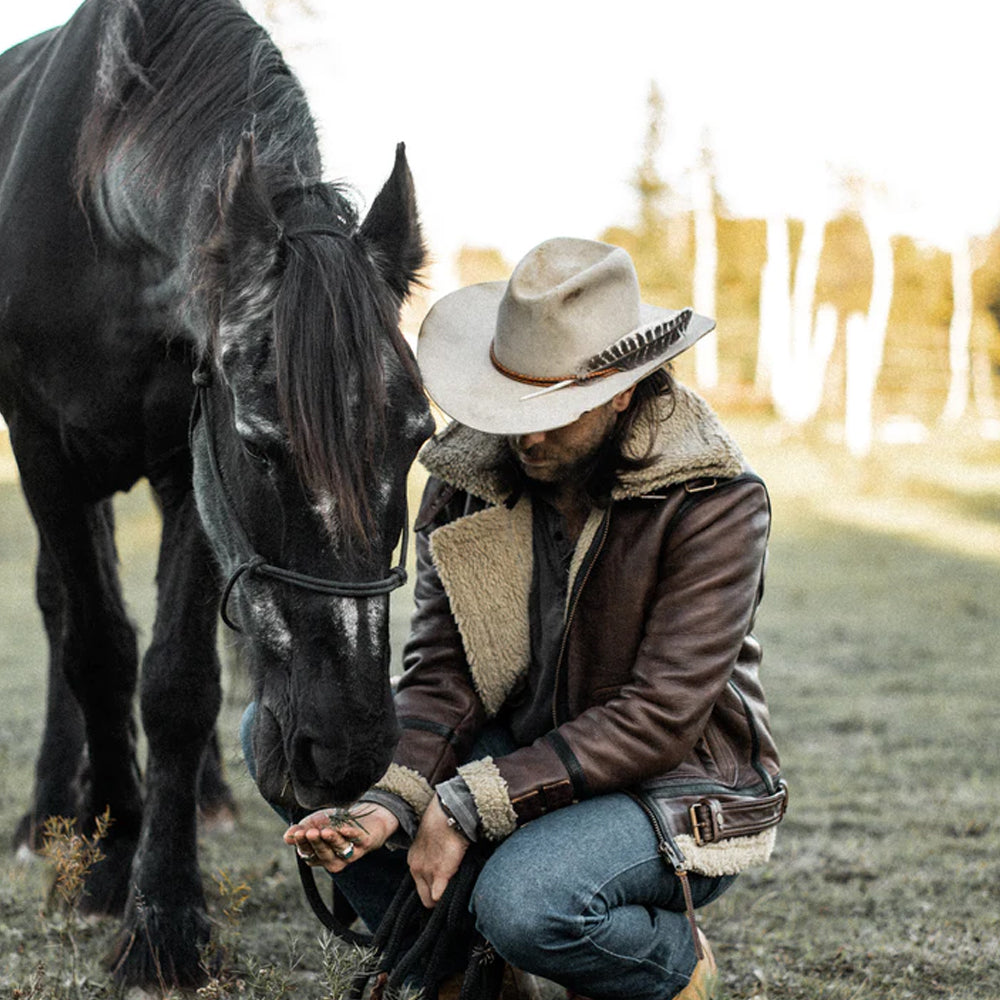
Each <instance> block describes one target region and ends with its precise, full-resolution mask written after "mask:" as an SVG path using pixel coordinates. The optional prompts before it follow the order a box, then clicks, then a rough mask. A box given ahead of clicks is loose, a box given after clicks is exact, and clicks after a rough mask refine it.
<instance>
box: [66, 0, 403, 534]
mask: <svg viewBox="0 0 1000 1000" xmlns="http://www.w3.org/2000/svg"><path fill="white" fill-rule="evenodd" d="M248 135H250V136H252V139H253V143H252V159H253V170H252V173H253V181H254V183H253V184H252V185H251V189H252V190H251V198H250V200H251V202H252V204H250V205H249V206H247V205H243V206H242V208H243V211H242V212H241V211H235V212H234V211H232V208H233V206H228V209H229V211H228V212H227V215H226V220H225V225H222V218H221V216H220V214H219V212H218V209H219V208H220V207H222V206H221V202H222V200H223V199H222V197H221V193H222V191H223V190H224V188H225V186H226V173H227V170H229V171H231V169H232V168H231V166H230V165H231V163H233V162H234V161H237V160H238V159H239V155H240V149H241V144H242V143H243V140H244V139H245V137H246V136H248ZM112 156H113V157H118V156H123V157H126V159H127V165H128V167H129V176H130V177H131V178H135V177H140V178H141V183H142V184H143V186H144V187H145V189H146V190H149V191H154V192H162V191H163V190H176V189H177V186H178V185H182V187H181V189H180V191H181V195H182V196H183V197H185V198H187V199H188V200H190V199H195V198H198V197H200V196H203V195H204V192H199V191H196V190H192V189H191V187H190V185H191V184H197V183H198V182H200V183H202V184H203V185H205V186H207V187H208V189H209V190H210V192H211V193H212V197H211V198H209V199H206V204H207V205H208V206H210V210H209V211H207V212H206V213H205V216H206V217H205V218H204V220H203V225H204V230H203V232H202V233H201V235H200V237H199V239H200V240H201V241H203V242H202V247H201V252H200V253H199V254H198V255H197V258H198V263H197V264H196V266H195V267H194V268H193V269H192V274H191V282H192V290H193V291H195V292H196V293H198V294H199V296H200V297H201V298H202V299H203V300H204V301H205V302H206V303H207V310H206V312H207V317H206V318H207V319H208V321H209V328H210V330H212V331H215V332H217V330H218V323H219V321H220V320H221V319H222V312H223V311H225V310H226V306H225V305H224V304H220V292H221V290H222V289H226V288H227V284H229V285H230V286H231V283H232V276H231V274H230V273H229V270H230V269H231V268H232V267H234V266H235V263H236V262H235V261H234V260H233V254H232V252H231V246H230V243H231V240H232V238H233V233H234V231H236V232H239V230H240V229H241V227H242V228H243V229H245V230H246V229H249V228H250V227H252V226H255V225H256V226H257V232H256V233H255V235H256V237H257V238H258V239H259V238H268V239H270V240H271V241H272V242H273V246H274V247H275V249H274V251H273V253H272V255H271V259H270V260H269V266H268V268H267V273H263V274H258V275H256V277H255V279H254V280H255V282H256V283H255V284H254V286H253V287H250V286H247V287H245V288H243V289H237V290H234V289H232V288H231V287H230V289H229V291H230V293H232V294H234V295H236V296H239V295H240V294H242V295H244V296H246V297H247V298H248V299H255V298H258V296H257V295H256V294H255V293H257V292H259V291H260V285H259V283H261V282H267V283H270V284H271V285H272V286H273V292H274V298H273V303H274V344H273V347H274V353H275V358H276V362H277V371H278V383H277V384H278V405H279V410H280V412H281V415H282V417H283V420H284V422H285V426H286V428H287V429H288V433H289V438H290V441H289V443H290V446H291V450H292V453H293V455H294V458H295V462H296V465H297V467H298V470H299V474H300V476H301V478H302V480H303V482H304V483H305V484H306V486H307V487H309V488H310V489H311V490H312V492H313V493H314V494H316V495H318V496H322V495H324V494H326V493H329V494H332V496H333V497H334V498H335V499H336V501H337V503H338V505H339V507H340V514H341V520H342V522H344V525H345V528H346V529H347V532H348V536H350V535H352V534H353V535H354V536H356V537H363V536H364V535H365V533H366V532H367V531H368V530H369V529H371V528H372V521H371V513H370V510H369V508H368V503H367V499H366V490H365V483H366V482H367V481H368V480H369V479H370V475H371V469H372V467H373V465H374V464H375V462H376V461H377V455H378V451H379V449H380V448H381V447H382V446H383V444H384V415H385V407H386V389H385V384H384V374H383V356H382V348H383V345H384V344H385V337H386V335H387V333H388V336H389V337H390V338H391V340H390V346H391V348H392V349H393V350H394V351H395V352H396V353H397V354H398V356H399V357H400V358H401V359H402V361H403V366H404V369H405V370H406V371H407V373H408V374H409V376H410V377H411V378H412V379H413V380H414V381H415V382H417V383H418V382H419V376H418V374H417V372H416V369H415V366H414V365H413V362H412V357H411V355H410V354H409V351H408V349H407V348H406V346H405V344H404V342H403V340H402V337H401V336H400V335H399V331H398V307H399V302H398V301H397V300H396V299H395V298H394V297H393V296H392V295H391V294H390V293H389V291H388V289H387V288H386V287H385V285H384V282H381V281H377V280H376V277H375V269H374V267H373V265H372V263H371V260H370V259H369V258H368V256H367V255H366V254H365V253H364V252H363V250H362V249H361V248H359V247H358V246H356V245H355V244H354V241H353V240H352V239H351V237H352V236H353V235H354V234H355V233H356V232H357V229H358V213H357V209H356V207H355V206H354V204H353V202H352V201H351V200H350V198H348V196H347V194H346V191H345V190H344V189H342V188H340V187H339V186H337V185H333V184H324V183H322V182H321V180H320V176H321V171H322V167H321V162H320V156H319V151H318V144H317V140H316V132H315V126H314V123H313V120H312V116H311V114H310V111H309V108H308V104H307V102H306V98H305V95H304V93H303V91H302V89H301V87H300V85H299V83H298V81H297V80H296V78H295V77H294V75H293V74H292V73H291V71H290V70H289V69H288V67H287V65H286V64H285V61H284V59H283V58H282V56H281V54H280V52H279V51H278V49H277V48H276V47H275V46H274V44H273V43H272V42H271V40H270V38H269V37H268V35H267V33H266V32H265V31H264V29H263V28H262V27H261V26H260V25H258V24H257V23H256V22H255V21H254V20H253V19H252V18H251V17H250V16H249V15H248V14H247V13H246V12H245V11H244V9H243V8H242V6H240V4H239V3H237V2H236V0H169V2H155V0H154V2H151V0H108V5H107V9H106V11H105V17H104V22H103V26H102V36H101V39H100V69H99V75H98V84H97V88H96V92H95V95H94V98H93V102H92V105H91V108H90V111H89V113H88V115H87V116H86V118H85V120H84V122H83V125H82V130H81V134H80V139H79V143H78V147H77V165H76V178H77V185H78V189H79V191H80V194H81V196H82V197H86V195H87V193H88V192H92V191H95V190H99V188H100V184H101V178H102V176H103V174H104V172H105V170H106V169H107V168H108V165H109V157H112ZM137 168H138V169H137ZM206 171H207V172H206ZM130 183H131V181H130ZM183 185H187V188H184V187H183ZM241 215H242V216H243V217H242V218H241ZM261 220H264V224H265V227H266V229H267V230H268V231H267V232H260V229H259V227H260V222H261ZM317 226H318V227H319V228H320V229H321V230H325V231H323V232H319V233H317V232H316V231H315V228H316V227H317ZM296 230H298V232H299V235H296V234H295V233H296ZM332 231H336V232H337V233H339V235H332ZM345 540H346V538H345Z"/></svg>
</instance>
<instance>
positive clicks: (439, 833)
mask: <svg viewBox="0 0 1000 1000" xmlns="http://www.w3.org/2000/svg"><path fill="white" fill-rule="evenodd" d="M468 849H469V842H468V840H466V839H465V837H464V836H463V835H462V834H461V833H460V832H459V831H458V830H456V829H454V828H453V827H450V826H448V819H447V817H446V816H445V814H444V812H443V810H442V809H441V805H440V803H439V802H438V799H437V796H436V795H435V796H434V798H432V799H431V802H430V805H429V806H428V807H427V810H426V812H425V813H424V816H423V819H422V820H421V821H420V829H419V830H417V836H416V837H415V838H414V841H413V845H412V846H411V847H410V853H409V854H408V855H407V861H408V863H409V865H410V873H411V874H412V875H413V881H414V882H415V883H416V884H417V892H418V893H419V895H420V902H422V903H423V904H424V906H426V907H427V908H428V909H432V908H433V907H434V905H435V904H436V903H437V902H438V900H439V899H440V898H441V897H442V896H443V895H444V891H445V889H446V888H447V887H448V882H449V881H450V880H451V877H452V876H453V875H454V874H455V872H457V871H458V866H459V865H460V864H461V863H462V858H464V857H465V852H466V851H467V850H468Z"/></svg>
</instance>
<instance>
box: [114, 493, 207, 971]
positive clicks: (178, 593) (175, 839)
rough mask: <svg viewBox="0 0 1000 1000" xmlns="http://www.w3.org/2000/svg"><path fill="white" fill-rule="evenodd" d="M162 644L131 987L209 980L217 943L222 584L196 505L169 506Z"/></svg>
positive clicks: (128, 949)
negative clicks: (203, 776)
mask: <svg viewBox="0 0 1000 1000" xmlns="http://www.w3.org/2000/svg"><path fill="white" fill-rule="evenodd" d="M157 579H158V582H159V595H158V604H157V613H156V622H155V625H154V631H153V639H152V643H151V644H150V647H149V649H148V651H147V653H146V657H145V660H144V662H143V670H142V681H141V694H140V704H141V711H142V722H143V727H144V729H145V732H146V737H147V740H148V746H149V754H148V760H147V767H146V809H145V815H144V817H143V827H142V835H141V837H140V842H139V849H138V851H137V853H136V857H135V863H134V865H133V886H132V894H131V897H130V899H129V903H128V906H127V908H126V913H125V923H124V926H123V930H122V938H121V942H120V947H119V949H118V953H117V956H116V958H115V960H114V963H113V968H114V971H115V974H116V977H117V978H118V979H119V981H121V982H123V983H125V984H129V985H131V984H138V985H147V984H149V983H155V982H158V981H165V982H167V983H170V984H175V985H180V986H191V985H196V984H198V983H199V982H201V981H202V980H203V979H204V969H203V967H202V951H203V949H204V946H205V945H206V944H207V942H208V937H209V927H208V920H207V916H206V912H205V900H204V895H203V893H202V886H201V878H200V874H199V870H198V864H197V844H196V825H197V795H196V792H197V779H198V772H199V768H200V766H201V762H202V759H203V756H204V753H205V749H206V747H207V746H208V745H209V741H210V738H211V735H212V731H213V726H214V724H215V718H216V715H217V713H218V710H219V704H220V701H221V694H220V683H219V674H220V669H219V662H218V658H217V655H216V649H215V619H216V614H217V610H218V583H217V580H216V576H215V571H214V568H213V564H212V562H211V557H210V554H209V551H208V545H207V543H206V541H205V539H204V536H203V534H202V531H201V525H200V522H199V520H198V517H197V512H196V510H195V506H194V500H193V497H191V496H190V495H189V494H188V495H186V496H185V497H184V498H182V499H181V500H178V501H177V502H176V503H175V504H172V503H170V502H169V501H165V502H164V505H163V539H162V542H161V547H160V564H159V569H158V572H157Z"/></svg>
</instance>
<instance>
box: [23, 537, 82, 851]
mask: <svg viewBox="0 0 1000 1000" xmlns="http://www.w3.org/2000/svg"><path fill="white" fill-rule="evenodd" d="M35 596H36V599H37V601H38V607H39V609H40V610H41V612H42V620H43V622H44V625H45V632H46V635H47V637H48V644H49V674H48V687H47V688H46V692H45V729H44V731H43V733H42V744H41V747H40V749H39V751H38V758H37V760H36V762H35V788H34V792H33V794H32V798H31V807H30V809H29V810H28V812H27V813H25V815H24V816H23V817H22V818H21V821H20V823H19V824H18V827H17V830H16V831H15V833H14V838H13V840H14V847H15V849H17V850H20V849H23V848H27V849H29V850H32V851H37V850H39V849H40V848H41V846H42V839H43V831H44V826H45V822H46V820H48V819H49V818H50V817H53V816H76V815H77V811H78V808H79V804H80V802H79V795H80V789H79V785H78V781H79V777H80V768H81V766H82V760H83V748H84V742H85V735H84V728H83V713H82V712H81V711H80V705H79V703H78V702H77V700H76V697H75V696H74V695H73V692H72V691H71V690H70V688H69V685H68V684H67V683H66V677H65V675H64V673H63V655H62V633H63V618H64V608H65V603H66V595H65V592H64V589H63V585H62V582H61V581H60V579H59V573H58V571H57V569H56V567H55V565H54V562H53V559H52V556H51V555H50V553H49V551H48V549H47V547H46V546H45V545H44V544H42V545H40V547H39V552H38V563H37V566H36V570H35Z"/></svg>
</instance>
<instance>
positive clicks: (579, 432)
mask: <svg viewBox="0 0 1000 1000" xmlns="http://www.w3.org/2000/svg"><path fill="white" fill-rule="evenodd" d="M631 399H632V390H631V389H626V390H625V392H620V393H618V395H617V396H615V397H614V398H613V399H611V400H610V401H609V402H607V403H605V404H604V405H603V406H598V407H597V408H596V409H594V410H588V411H587V412H586V413H584V414H583V416H581V417H579V418H578V419H577V420H574V421H573V423H571V424H566V426H565V427H557V428H555V430H551V431H538V432H536V433H534V434H519V435H513V436H511V437H509V438H508V439H507V440H508V442H509V443H510V449H511V451H512V453H513V455H514V458H515V459H516V460H517V462H518V464H519V465H520V466H521V468H522V469H523V470H524V474H525V475H526V476H527V477H528V478H529V479H532V480H534V481H535V482H538V483H548V484H551V485H561V484H565V483H572V482H574V481H575V482H580V483H582V482H583V480H584V479H585V478H586V476H587V474H588V472H589V471H590V468H591V465H592V461H593V458H594V456H595V455H596V454H597V452H598V451H599V450H600V447H601V445H602V444H604V442H605V440H607V438H608V436H609V435H610V434H611V431H612V430H613V429H614V426H615V421H616V420H617V419H618V414H619V413H621V412H622V411H623V410H624V409H625V408H626V407H627V406H628V404H629V402H630V401H631Z"/></svg>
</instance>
